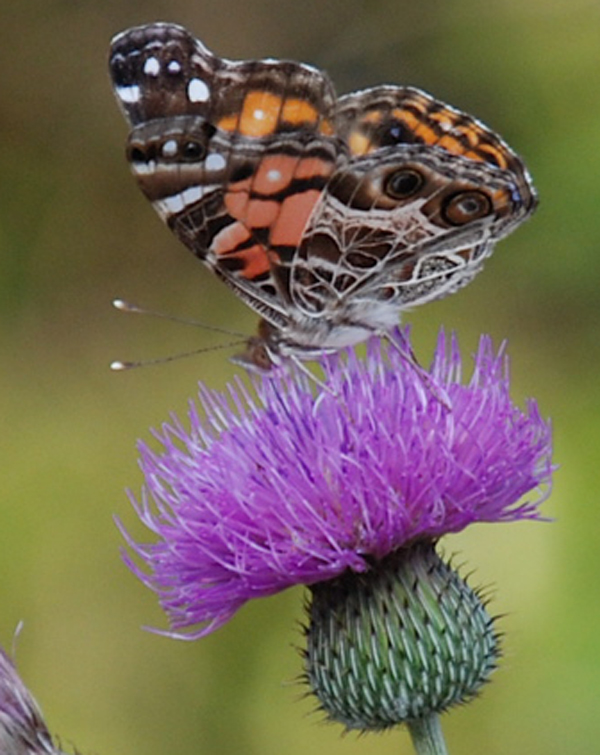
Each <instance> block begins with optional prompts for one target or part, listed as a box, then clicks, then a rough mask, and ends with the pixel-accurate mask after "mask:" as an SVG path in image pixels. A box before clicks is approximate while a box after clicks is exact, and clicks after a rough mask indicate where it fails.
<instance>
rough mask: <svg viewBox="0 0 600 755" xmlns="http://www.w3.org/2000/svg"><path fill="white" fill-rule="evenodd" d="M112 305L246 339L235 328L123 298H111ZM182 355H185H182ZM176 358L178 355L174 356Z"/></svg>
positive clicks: (130, 312)
mask: <svg viewBox="0 0 600 755" xmlns="http://www.w3.org/2000/svg"><path fill="white" fill-rule="evenodd" d="M112 305H113V307H114V308H115V309H118V310H119V312H127V313H128V314H133V315H151V316H152V317H159V318H160V319H161V320H170V321H171V322H177V323H180V324H182V325H193V326H194V327H196V328H202V329H203V330H210V331H212V332H213V333H223V334H224V335H226V336H236V337H237V338H243V339H244V342H245V341H247V340H248V336H247V335H246V334H244V333H238V332H237V331H236V330H228V329H227V328H219V327H217V326H216V325H207V324H206V323H204V322H201V321H200V320H192V319H189V318H186V317H177V316H176V315H168V314H165V313H164V312H157V311H156V310H153V309H146V308H145V307H139V306H138V305H137V304H132V303H131V302H129V301H125V300H124V299H113V302H112ZM219 348H221V347H219ZM222 348H227V345H225V346H223V347H222ZM192 353H196V352H190V354H192ZM182 356H186V355H183V354H182ZM174 358H175V359H177V358H178V357H177V356H176V357H174ZM162 361H168V360H162Z"/></svg>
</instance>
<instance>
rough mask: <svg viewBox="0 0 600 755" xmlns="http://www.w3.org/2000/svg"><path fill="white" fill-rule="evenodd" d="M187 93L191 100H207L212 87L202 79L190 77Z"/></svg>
mask: <svg viewBox="0 0 600 755" xmlns="http://www.w3.org/2000/svg"><path fill="white" fill-rule="evenodd" d="M187 94H188V98H189V100H190V102H206V101H207V100H208V98H209V97H210V89H209V88H208V86H207V84H206V82H205V81H202V79H190V82H189V84H188V88H187Z"/></svg>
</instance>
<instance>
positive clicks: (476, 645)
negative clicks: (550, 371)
mask: <svg viewBox="0 0 600 755" xmlns="http://www.w3.org/2000/svg"><path fill="white" fill-rule="evenodd" d="M393 338H395V339H397V342H396V343H394V342H392V343H390V341H389V340H387V339H383V340H380V339H377V338H374V339H372V340H371V341H370V343H369V345H368V349H367V356H366V359H364V360H361V359H359V358H358V357H357V356H356V355H355V354H354V352H352V351H348V352H347V353H344V354H340V355H337V356H334V357H329V358H327V359H324V360H323V362H322V368H323V370H324V374H325V382H326V384H327V390H318V389H316V388H315V384H314V383H313V382H311V381H309V380H306V379H305V378H304V377H303V376H299V375H297V374H289V375H288V374H280V375H276V376H269V377H262V378H256V379H255V382H254V389H255V394H256V395H255V396H253V395H251V393H250V391H249V390H248V389H247V387H246V386H245V385H244V383H243V382H242V381H241V380H237V381H236V382H234V383H233V384H232V385H230V386H229V389H228V390H227V392H225V393H219V392H216V391H210V390H208V389H207V388H206V387H204V386H200V394H199V401H198V403H191V405H190V409H189V416H188V425H189V427H186V426H184V424H183V423H182V422H180V421H179V419H177V418H176V417H172V418H171V420H170V422H169V423H167V424H165V425H164V426H163V427H162V430H161V431H159V432H156V433H155V436H156V438H157V440H158V441H159V442H160V444H161V449H160V450H158V451H156V450H152V449H151V448H150V447H149V446H148V445H147V444H145V443H142V444H141V445H140V464H141V467H142V471H143V473H144V477H145V486H144V488H143V490H142V493H141V496H140V497H139V499H136V498H133V497H132V501H133V503H134V506H135V507H136V510H137V512H138V515H139V517H140V519H141V520H142V522H143V523H144V524H145V525H146V526H147V527H148V529H149V530H150V531H151V532H152V533H153V534H154V536H155V537H154V538H153V539H152V541H151V542H149V543H143V544H140V543H136V542H134V541H133V539H132V538H131V537H129V536H128V535H127V534H126V533H125V536H126V538H127V540H128V543H129V546H130V549H131V551H132V552H133V554H134V555H133V556H132V555H131V554H127V555H126V556H125V558H126V561H127V563H128V565H129V567H130V568H131V569H132V571H133V572H134V573H135V574H136V575H137V576H138V577H139V578H140V579H141V580H142V581H143V582H144V583H145V584H146V585H148V586H149V587H150V588H151V589H152V590H154V592H155V593H156V594H157V596H158V598H159V600H160V603H161V605H162V607H163V609H164V610H165V612H166V614H167V616H168V618H169V622H170V632H169V634H171V635H172V636H175V637H185V638H199V637H203V636H205V635H206V634H208V633H210V632H212V631H214V630H216V629H217V628H218V627H220V626H222V625H223V624H224V623H225V622H227V621H229V619H231V617H232V616H233V615H234V614H235V612H236V611H237V610H238V609H239V608H240V607H241V606H242V605H243V604H244V603H245V602H246V601H248V600H250V599H252V598H257V597H263V596H267V595H272V594H274V593H277V592H279V591H281V590H284V589H285V588H287V587H290V586H292V585H296V584H303V585H306V586H307V587H308V589H309V601H308V608H307V612H308V624H307V627H306V643H307V646H306V650H305V655H304V657H305V662H304V663H305V678H306V680H307V682H308V683H309V685H310V687H311V689H312V691H313V692H314V693H315V695H316V696H317V698H318V700H319V705H320V707H321V709H322V710H323V711H324V712H325V713H326V715H327V716H328V717H329V718H331V719H333V720H336V721H339V722H340V723H341V724H343V725H344V727H346V728H349V729H359V730H363V731H364V730H377V729H382V728H388V727H391V726H394V725H396V724H399V723H407V724H408V726H409V729H410V731H411V733H412V735H413V739H414V742H415V746H416V747H417V751H418V752H419V753H442V752H445V750H444V745H443V740H442V738H441V733H440V731H439V726H438V723H437V715H438V714H439V713H440V712H441V711H443V710H445V709H447V708H448V707H450V706H451V705H453V704H455V703H459V702H464V701H467V700H469V699H471V698H472V697H473V696H474V695H475V694H476V693H477V691H478V690H479V688H480V687H481V685H482V684H483V683H484V682H485V681H486V680H487V679H488V677H489V675H490V673H491V672H492V671H493V669H494V668H495V666H496V664H497V659H498V655H499V646H498V634H497V631H496V629H495V627H494V623H493V621H492V619H491V618H490V616H489V615H488V613H487V611H486V606H485V601H482V599H481V597H480V595H479V594H478V592H477V590H474V589H472V588H471V587H470V586H469V585H467V584H466V582H465V581H464V580H463V579H462V578H461V577H460V576H459V575H458V574H457V573H456V572H455V570H454V569H453V568H452V566H451V565H449V564H447V563H446V562H445V561H444V559H443V558H442V557H441V556H440V555H439V554H438V552H437V550H436V547H437V543H438V541H439V539H440V538H441V537H442V536H443V535H445V534H448V533H452V532H459V531H460V530H462V529H464V528H465V527H466V526H468V525H469V524H472V523H475V522H500V521H502V522H507V521H516V520H520V519H539V518H541V515H540V512H539V508H540V504H541V503H542V501H543V500H544V498H545V497H546V495H547V494H548V491H549V488H550V483H551V476H552V462H551V432H550V426H549V424H548V423H547V422H546V421H544V420H543V419H542V418H541V416H540V414H539V411H538V408H537V405H536V403H535V402H534V401H529V402H528V404H527V406H526V408H525V409H519V408H518V407H516V406H515V405H514V404H513V402H512V401H511V398H510V394H509V380H508V370H507V361H506V358H505V356H504V353H503V349H501V350H500V352H498V353H496V352H495V351H494V350H493V348H492V345H491V342H490V340H489V338H486V337H483V338H482V339H481V341H480V344H479V349H478V351H477V354H476V355H475V357H474V370H473V374H472V376H471V378H470V379H469V380H468V381H463V379H462V375H461V373H462V367H461V357H460V353H459V349H458V345H457V342H456V339H455V338H450V339H448V338H446V336H445V335H444V334H443V333H442V334H441V335H440V337H439V340H438V344H437V348H436V350H435V354H434V358H433V362H432V365H431V368H430V369H429V370H428V371H427V373H426V375H425V378H426V379H424V375H423V373H422V372H421V371H419V370H418V369H417V368H416V367H415V365H414V363H412V362H411V361H410V360H407V359H406V357H405V356H403V348H404V347H402V348H399V345H401V344H405V343H408V335H407V334H406V333H400V332H397V333H396V334H395V335H394V336H393ZM404 353H405V349H404ZM123 531H124V530H123ZM135 556H137V558H135ZM140 563H141V565H140Z"/></svg>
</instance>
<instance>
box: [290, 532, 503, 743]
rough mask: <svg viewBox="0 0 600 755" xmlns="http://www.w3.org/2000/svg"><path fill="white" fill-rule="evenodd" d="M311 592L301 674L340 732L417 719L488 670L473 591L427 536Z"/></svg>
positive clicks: (492, 641)
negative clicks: (343, 729) (369, 565)
mask: <svg viewBox="0 0 600 755" xmlns="http://www.w3.org/2000/svg"><path fill="white" fill-rule="evenodd" d="M311 593H312V600H311V602H310V605H309V607H308V612H309V618H310V623H309V626H308V628H307V630H306V637H307V650H306V654H305V662H306V677H307V680H308V682H309V684H310V686H311V688H312V690H313V692H314V693H315V695H316V696H317V698H318V699H319V702H320V707H321V708H322V709H323V710H324V711H325V712H326V714H327V716H328V717H329V718H330V719H332V720H335V721H338V722H340V723H342V724H343V725H344V726H345V727H346V728H347V729H361V730H378V729H386V728H388V727H391V726H394V725H396V724H399V723H404V722H407V723H409V726H410V722H411V721H414V722H419V721H423V720H424V719H426V718H428V717H431V716H432V715H434V714H436V713H440V712H442V711H444V710H446V709H447V708H449V707H450V706H451V705H455V704H456V703H462V702H467V701H468V700H469V699H471V698H472V697H473V696H474V695H475V694H476V693H477V691H478V690H479V688H480V687H481V685H482V684H483V683H484V682H485V681H486V680H487V679H488V677H489V675H490V674H491V672H492V671H493V670H494V668H495V667H496V663H497V659H498V656H499V647H498V635H497V633H496V631H495V630H494V627H493V622H492V619H491V618H490V616H489V615H488V613H487V612H486V609H485V606H484V605H483V603H482V600H481V597H480V595H478V593H477V592H476V591H475V590H473V589H472V588H470V587H469V586H468V585H467V584H466V583H465V581H464V580H463V579H461V578H460V577H459V575H458V574H457V573H456V572H455V571H454V570H453V569H451V568H450V567H449V566H448V565H447V564H446V563H444V562H443V561H442V560H441V559H440V557H439V556H438V555H437V553H436V552H435V548H434V544H433V543H430V542H426V543H425V542H421V543H417V544H414V545H412V546H409V547H406V548H402V549H400V550H398V551H396V552H395V553H392V554H391V555H389V556H388V557H386V558H385V559H383V560H381V561H379V562H376V563H374V564H373V567H372V569H371V570H370V571H368V572H366V573H361V574H359V573H356V572H350V571H348V572H346V573H345V574H343V575H342V576H341V577H338V578H336V579H332V580H329V581H327V582H320V583H317V584H315V585H313V586H312V588H311Z"/></svg>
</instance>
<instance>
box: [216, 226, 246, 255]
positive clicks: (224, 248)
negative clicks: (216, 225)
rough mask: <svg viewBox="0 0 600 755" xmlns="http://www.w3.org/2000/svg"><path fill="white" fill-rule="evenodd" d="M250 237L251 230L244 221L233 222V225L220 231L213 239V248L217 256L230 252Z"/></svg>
mask: <svg viewBox="0 0 600 755" xmlns="http://www.w3.org/2000/svg"><path fill="white" fill-rule="evenodd" d="M249 238H250V231H249V230H248V229H247V228H245V227H244V226H243V225H242V223H231V225H228V226H226V227H225V228H223V230H222V231H219V233H217V235H216V236H215V237H214V239H213V241H212V248H213V251H214V253H215V254H216V255H217V256H220V255H222V254H230V253H231V252H232V251H233V250H234V249H236V248H237V247H238V246H239V245H240V244H243V243H245V242H246V241H248V239H249Z"/></svg>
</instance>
